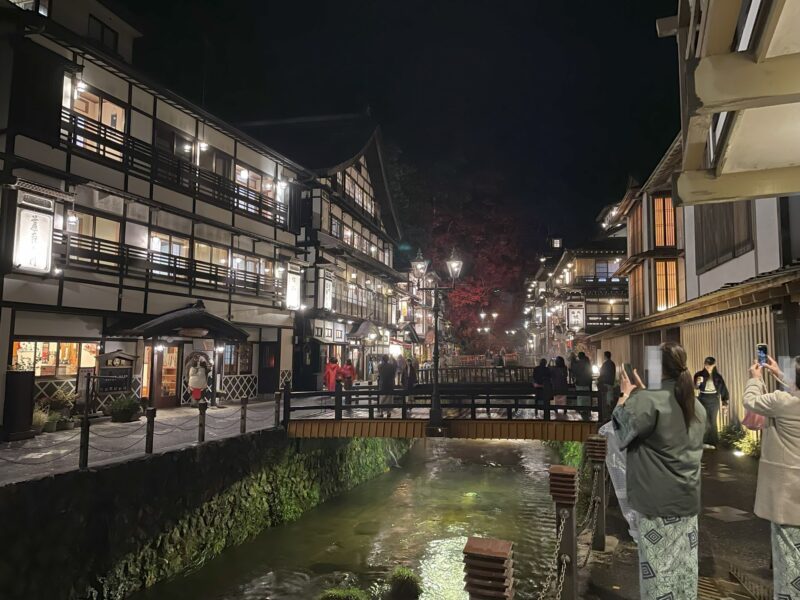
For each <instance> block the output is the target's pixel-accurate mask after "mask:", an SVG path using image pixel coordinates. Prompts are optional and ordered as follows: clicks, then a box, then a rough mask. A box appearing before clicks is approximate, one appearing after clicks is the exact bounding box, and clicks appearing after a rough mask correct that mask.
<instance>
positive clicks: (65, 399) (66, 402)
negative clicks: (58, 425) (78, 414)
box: [44, 389, 78, 417]
mask: <svg viewBox="0 0 800 600" xmlns="http://www.w3.org/2000/svg"><path fill="white" fill-rule="evenodd" d="M77 399H78V394H77V393H75V391H73V390H69V391H66V390H63V389H60V390H57V391H56V392H55V393H54V394H53V395H52V396H50V397H49V398H47V399H45V401H44V403H46V405H47V408H48V410H49V411H50V412H51V413H53V412H55V413H59V414H61V415H64V416H65V417H68V416H69V415H70V414H71V413H72V408H73V407H74V406H75V400H77Z"/></svg>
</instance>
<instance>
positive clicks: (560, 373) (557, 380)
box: [550, 367, 568, 396]
mask: <svg viewBox="0 0 800 600" xmlns="http://www.w3.org/2000/svg"><path fill="white" fill-rule="evenodd" d="M567 375H568V373H567V368H566V367H550V379H551V380H552V382H553V393H554V394H555V395H557V396H562V395H565V394H566V393H567Z"/></svg>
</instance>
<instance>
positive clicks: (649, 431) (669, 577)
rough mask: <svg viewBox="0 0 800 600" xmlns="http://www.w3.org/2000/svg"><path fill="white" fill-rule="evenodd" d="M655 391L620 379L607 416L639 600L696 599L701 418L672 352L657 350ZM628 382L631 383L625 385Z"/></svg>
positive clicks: (678, 349) (679, 350)
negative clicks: (633, 547)
mask: <svg viewBox="0 0 800 600" xmlns="http://www.w3.org/2000/svg"><path fill="white" fill-rule="evenodd" d="M661 372H662V375H663V380H662V381H661V389H657V390H648V389H645V386H644V384H643V383H642V380H641V379H640V378H639V375H638V373H637V372H636V370H633V371H632V373H630V374H628V373H627V372H626V370H625V369H624V368H623V370H622V371H621V372H620V390H621V392H622V396H621V397H620V399H619V402H618V403H617V406H616V408H615V409H614V412H613V414H612V422H613V424H614V429H615V431H616V434H617V438H618V439H619V445H620V448H621V449H623V450H627V472H626V490H627V495H628V500H629V502H630V505H631V507H632V508H633V509H634V510H636V511H637V512H638V513H639V514H640V515H641V516H640V518H639V544H638V547H639V590H640V596H641V598H642V599H644V600H657V599H659V598H676V599H677V598H696V597H697V555H698V551H697V547H698V530H697V515H698V513H699V512H700V461H701V459H702V456H703V435H704V434H705V429H706V413H705V410H704V409H703V405H702V404H700V402H699V401H698V400H697V399H696V398H695V394H694V389H695V388H694V382H693V381H692V376H691V374H690V373H689V370H688V369H687V367H686V351H685V350H684V349H683V347H682V346H681V345H680V344H677V343H675V342H667V343H665V344H662V345H661ZM631 378H632V379H633V380H631Z"/></svg>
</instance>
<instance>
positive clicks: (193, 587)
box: [137, 440, 555, 600]
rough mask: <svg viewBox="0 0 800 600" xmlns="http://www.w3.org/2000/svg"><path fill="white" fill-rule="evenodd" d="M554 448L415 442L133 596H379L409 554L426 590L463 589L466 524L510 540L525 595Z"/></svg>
mask: <svg viewBox="0 0 800 600" xmlns="http://www.w3.org/2000/svg"><path fill="white" fill-rule="evenodd" d="M550 460H551V452H550V451H549V449H547V448H545V447H543V446H542V445H540V444H538V443H534V442H490V441H482V442H478V441H460V440H428V441H427V442H426V443H422V442H420V443H419V444H417V446H415V448H414V449H413V450H412V452H411V453H410V455H409V456H408V457H407V459H406V460H405V461H404V462H403V467H402V468H400V469H394V470H392V472H391V473H389V474H387V475H386V476H384V477H380V478H378V479H376V480H373V481H371V482H369V483H366V484H364V485H362V486H360V487H359V488H357V489H356V490H353V491H352V492H350V493H349V494H347V495H345V496H344V497H341V498H338V499H336V500H334V501H331V502H329V503H327V504H325V505H324V506H321V507H319V508H318V509H316V510H314V511H311V512H310V513H307V514H306V515H305V516H304V517H303V518H302V519H300V520H299V521H297V522H296V523H292V524H290V525H286V526H283V527H277V528H274V529H271V530H268V531H266V532H264V533H263V534H261V535H260V536H258V537H257V538H256V539H254V540H253V541H251V542H248V543H247V544H244V545H242V546H239V547H237V548H233V549H231V550H228V551H226V552H225V553H224V554H223V555H222V556H220V557H219V558H217V559H215V560H214V561H212V562H210V563H208V564H206V565H205V566H204V567H203V568H202V569H201V570H199V571H198V572H196V573H193V574H190V575H188V576H186V577H182V578H180V579H177V580H174V581H171V582H168V583H165V584H161V585H159V586H156V587H154V588H152V589H151V590H149V591H147V592H145V593H143V594H140V595H139V596H137V598H138V599H139V600H156V599H157V600H184V599H185V600H188V599H192V600H251V599H252V600H255V599H258V600H267V599H269V600H284V599H290V598H291V599H300V598H302V599H312V598H314V597H315V596H316V595H317V594H319V593H321V592H322V591H323V590H324V589H326V588H328V587H332V586H336V585H354V586H356V587H360V588H362V589H369V590H370V591H371V592H372V593H373V596H374V597H375V598H378V597H379V595H380V591H381V589H382V587H383V585H384V584H385V580H386V577H387V576H388V574H389V573H390V572H391V570H392V569H393V568H394V567H395V566H396V565H399V564H403V565H408V566H410V567H412V568H413V569H414V570H415V571H416V572H418V573H419V574H420V575H421V576H422V578H423V580H424V584H425V589H426V594H425V596H424V599H425V600H451V599H452V600H466V599H467V594H466V593H465V592H464V591H463V589H462V588H463V564H462V554H461V551H462V549H463V548H464V544H465V543H466V541H467V537H468V536H470V535H480V536H487V537H497V538H501V539H508V540H512V541H514V542H515V544H516V548H515V556H514V559H515V568H516V574H517V578H518V582H517V592H518V597H529V596H532V595H533V594H534V593H535V591H536V589H537V582H538V581H541V580H542V579H543V566H544V564H543V560H542V557H543V556H546V555H547V554H549V552H550V551H551V550H552V544H553V530H554V527H555V522H554V516H553V506H552V502H551V500H550V497H549V495H548V490H547V475H546V470H547V467H548V466H549V462H550Z"/></svg>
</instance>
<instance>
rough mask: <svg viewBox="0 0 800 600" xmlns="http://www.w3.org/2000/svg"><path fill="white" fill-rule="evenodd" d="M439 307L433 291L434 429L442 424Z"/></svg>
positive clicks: (432, 413)
mask: <svg viewBox="0 0 800 600" xmlns="http://www.w3.org/2000/svg"><path fill="white" fill-rule="evenodd" d="M440 311H441V306H440V304H439V290H438V288H435V289H434V290H433V389H432V390H431V415H430V426H431V427H434V428H438V427H441V426H442V425H443V424H444V423H443V420H442V402H441V397H440V396H439V313H440Z"/></svg>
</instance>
